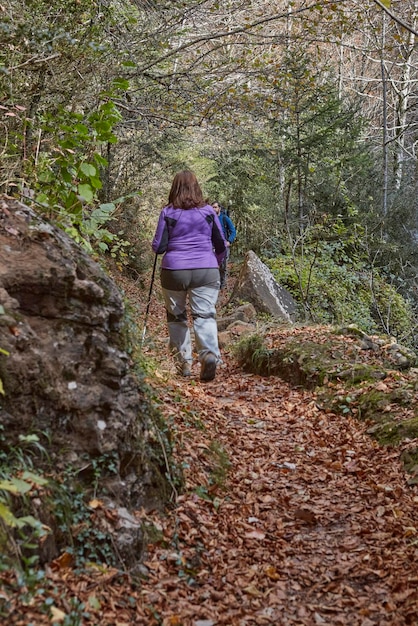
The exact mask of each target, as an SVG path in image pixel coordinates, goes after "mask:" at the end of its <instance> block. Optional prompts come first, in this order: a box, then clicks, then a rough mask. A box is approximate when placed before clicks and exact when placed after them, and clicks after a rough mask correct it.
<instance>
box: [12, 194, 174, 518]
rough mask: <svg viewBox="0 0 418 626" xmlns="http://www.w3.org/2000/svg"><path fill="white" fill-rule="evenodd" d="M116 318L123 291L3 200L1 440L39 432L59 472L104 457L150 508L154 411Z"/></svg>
mask: <svg viewBox="0 0 418 626" xmlns="http://www.w3.org/2000/svg"><path fill="white" fill-rule="evenodd" d="M123 324H124V304H123V300H122V297H121V294H120V292H119V291H118V289H117V287H116V285H115V284H114V283H113V281H112V280H111V279H110V278H109V277H108V276H107V275H106V273H105V272H104V271H103V270H102V268H101V267H100V265H98V264H97V263H95V262H94V261H93V260H92V259H91V258H90V257H89V256H88V255H87V254H86V253H85V252H84V251H83V250H81V249H80V248H79V247H78V246H77V245H76V244H75V243H74V242H73V241H72V240H71V239H70V238H69V237H68V236H67V235H66V234H65V233H64V232H62V231H60V230H59V229H57V228H55V227H53V226H51V225H50V224H48V223H47V222H46V221H45V220H43V219H41V218H40V217H38V216H37V215H36V214H35V213H34V212H33V211H31V210H30V209H29V208H28V207H25V206H23V205H21V204H20V203H18V202H16V201H14V200H11V199H8V198H4V199H1V198H0V348H1V349H2V350H5V351H7V352H8V356H7V355H5V354H3V353H1V354H0V379H1V380H2V382H3V386H4V395H1V396H0V426H2V427H3V433H4V437H5V439H6V445H14V444H15V443H16V442H17V441H18V437H19V435H20V434H28V433H36V432H37V433H43V434H45V435H46V436H47V437H48V441H49V442H50V449H48V453H49V454H50V455H51V458H52V459H53V461H54V463H55V467H56V468H57V469H58V470H59V469H60V468H63V469H64V468H66V467H68V465H69V464H71V465H72V466H74V467H77V466H79V467H80V468H84V469H83V471H85V468H86V467H87V468H88V467H89V466H90V468H91V459H94V458H95V457H96V458H97V457H99V456H101V457H102V458H111V459H112V461H113V462H114V466H115V467H114V469H113V471H112V479H113V483H114V494H115V497H116V500H117V501H118V502H119V503H120V504H121V505H123V506H126V507H128V508H130V507H135V508H139V507H141V506H146V505H147V504H150V505H151V506H154V505H155V504H156V502H155V501H154V499H155V500H157V499H158V497H160V495H161V493H162V491H163V488H162V483H163V482H164V481H163V480H162V479H161V475H164V472H165V468H162V466H161V468H160V469H162V472H161V475H160V476H158V475H157V474H158V463H159V461H158V460H157V459H158V453H156V454H155V456H154V457H153V458H152V459H151V458H150V456H149V449H148V446H147V442H149V440H152V439H153V435H152V434H150V433H152V426H151V425H150V420H149V414H150V410H151V409H150V406H149V401H148V400H147V398H146V397H145V396H144V394H143V392H142V390H141V388H140V386H139V384H138V380H137V379H136V377H135V376H134V374H133V371H132V369H131V364H130V359H129V356H128V354H127V352H126V351H125V347H124V345H123V339H122V338H123V332H122V331H123ZM147 455H148V456H147ZM151 456H152V455H151ZM161 458H162V455H161ZM161 463H162V461H161ZM80 471H81V470H80Z"/></svg>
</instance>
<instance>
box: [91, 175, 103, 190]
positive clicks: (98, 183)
mask: <svg viewBox="0 0 418 626" xmlns="http://www.w3.org/2000/svg"><path fill="white" fill-rule="evenodd" d="M90 185H91V186H92V187H94V188H95V189H101V188H102V181H101V180H100V178H96V177H95V176H92V177H91V178H90Z"/></svg>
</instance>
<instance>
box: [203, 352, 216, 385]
mask: <svg viewBox="0 0 418 626" xmlns="http://www.w3.org/2000/svg"><path fill="white" fill-rule="evenodd" d="M216 365H217V359H216V356H215V355H214V354H212V352H208V353H207V354H205V356H204V357H203V359H202V362H201V370H200V380H204V381H208V380H213V379H214V378H215V374H216Z"/></svg>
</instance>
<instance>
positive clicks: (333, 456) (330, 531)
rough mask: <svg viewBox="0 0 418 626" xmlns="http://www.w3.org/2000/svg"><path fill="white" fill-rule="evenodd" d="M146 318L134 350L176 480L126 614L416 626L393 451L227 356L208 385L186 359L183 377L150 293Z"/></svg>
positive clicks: (413, 537) (207, 625)
mask: <svg viewBox="0 0 418 626" xmlns="http://www.w3.org/2000/svg"><path fill="white" fill-rule="evenodd" d="M151 318H152V322H151V328H150V333H151V337H150V342H149V345H148V347H147V348H146V350H148V351H149V352H150V353H151V355H152V356H154V357H155V358H156V359H157V360H158V362H159V368H158V370H157V379H159V380H161V397H162V404H161V407H160V408H161V410H162V412H163V414H164V415H165V417H166V420H167V421H168V422H169V423H170V425H171V426H172V428H173V430H174V432H175V434H176V441H177V444H176V458H177V462H178V463H179V464H180V465H181V466H182V467H183V469H184V472H185V476H186V488H185V491H184V493H183V494H182V495H180V496H179V497H178V501H177V504H178V507H177V510H176V511H174V512H173V513H172V514H171V517H169V518H168V519H167V520H165V521H164V522H163V528H162V532H163V535H164V540H163V541H162V542H160V544H158V545H156V546H151V547H150V552H149V555H148V558H147V562H146V564H145V565H146V567H147V569H148V578H147V580H145V581H144V584H143V587H142V591H141V598H142V606H141V607H139V606H138V607H137V610H138V614H137V619H138V620H140V619H144V622H143V623H147V624H164V625H182V626H189V625H190V626H215V625H218V624H226V625H231V626H235V625H237V626H247V625H253V624H266V625H278V626H279V625H280V626H281V625H283V626H287V625H307V626H311V625H313V624H327V625H330V626H332V625H337V624H345V625H350V626H356V625H359V626H371V625H379V626H386V625H387V626H389V625H391V626H395V625H396V626H401V625H403V624H411V625H412V624H418V592H417V583H418V558H417V557H418V531H417V528H416V511H417V505H418V495H417V491H416V488H411V487H408V486H407V485H406V482H405V475H404V471H403V469H402V466H401V464H400V462H399V460H398V453H397V452H391V451H390V450H388V449H385V448H381V447H379V446H378V445H377V444H376V443H375V442H373V441H372V440H371V439H370V437H369V436H368V435H366V434H364V432H363V427H362V426H361V424H359V423H357V422H355V421H354V420H352V419H350V418H347V417H341V416H336V415H334V414H331V413H328V414H326V413H324V412H323V411H321V410H320V409H319V408H318V407H317V405H316V403H315V396H314V394H313V393H310V392H307V391H304V390H301V389H296V390H295V389H292V388H290V387H289V386H288V385H287V384H285V383H284V382H282V381H281V380H280V379H278V378H274V377H272V378H268V379H267V378H261V377H259V376H254V375H249V374H244V373H243V372H242V371H240V370H238V369H237V368H236V366H235V365H234V362H233V359H232V357H231V356H228V354H225V365H224V367H223V368H222V369H220V370H219V373H218V375H217V378H216V380H215V381H214V382H211V383H201V382H200V381H199V380H198V369H197V366H196V371H195V375H196V377H195V378H194V379H192V380H191V381H189V380H183V379H179V378H176V376H175V373H174V370H173V368H172V365H171V363H170V361H169V359H168V357H167V355H166V350H165V344H164V342H165V339H164V337H165V336H166V333H165V330H164V319H163V311H162V307H161V305H160V304H158V301H155V302H154V303H153V308H152V310H151ZM141 616H143V617H141ZM137 623H142V622H139V621H138V622H137Z"/></svg>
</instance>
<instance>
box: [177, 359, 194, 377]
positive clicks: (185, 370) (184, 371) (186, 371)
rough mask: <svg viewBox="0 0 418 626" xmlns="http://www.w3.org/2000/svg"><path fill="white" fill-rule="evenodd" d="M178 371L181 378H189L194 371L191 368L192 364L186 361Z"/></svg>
mask: <svg viewBox="0 0 418 626" xmlns="http://www.w3.org/2000/svg"><path fill="white" fill-rule="evenodd" d="M178 371H179V374H180V375H181V376H186V377H189V376H191V375H192V369H191V367H190V363H188V362H187V361H184V363H181V364H180V365H179V366H178Z"/></svg>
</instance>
